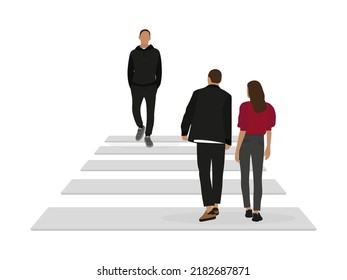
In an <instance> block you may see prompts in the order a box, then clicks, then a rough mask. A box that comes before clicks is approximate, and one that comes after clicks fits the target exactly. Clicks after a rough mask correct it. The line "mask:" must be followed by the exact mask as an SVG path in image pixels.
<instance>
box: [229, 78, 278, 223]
mask: <svg viewBox="0 0 347 280" xmlns="http://www.w3.org/2000/svg"><path fill="white" fill-rule="evenodd" d="M247 88H248V97H249V98H250V101H248V102H244V103H242V104H241V106H240V114H239V123H238V127H239V128H240V134H239V138H238V140H237V146H236V151H235V160H236V161H237V162H239V163H240V168H241V189H242V196H243V203H244V207H245V208H246V215H245V216H246V217H247V218H252V217H253V218H252V220H253V221H254V222H259V221H261V220H262V219H263V218H262V216H261V215H260V212H259V211H260V204H261V197H262V194H263V187H262V174H263V161H264V156H265V159H268V158H269V157H270V153H271V152H270V149H271V135H272V133H271V128H272V127H273V126H275V123H276V113H275V110H274V108H273V107H272V105H271V104H270V103H267V102H265V95H264V91H263V88H262V86H261V84H260V83H259V82H258V81H250V82H249V83H248V84H247ZM265 133H266V138H267V141H266V142H267V143H266V148H265V153H264V135H265ZM251 157H252V167H253V184H254V195H253V199H254V203H253V204H254V205H253V213H252V208H251V203H250V195H249V169H250V158H251Z"/></svg>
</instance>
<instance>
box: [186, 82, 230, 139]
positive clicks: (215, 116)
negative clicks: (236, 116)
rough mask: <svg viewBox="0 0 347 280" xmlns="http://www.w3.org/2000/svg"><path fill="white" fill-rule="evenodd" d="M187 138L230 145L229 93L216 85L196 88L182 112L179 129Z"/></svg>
mask: <svg viewBox="0 0 347 280" xmlns="http://www.w3.org/2000/svg"><path fill="white" fill-rule="evenodd" d="M189 128H190V132H189V138H188V140H189V141H191V142H194V140H196V139H201V140H210V141H216V142H222V143H225V144H228V145H231V95H230V94H229V93H227V92H226V91H224V90H222V89H221V88H220V87H219V86H217V85H209V86H207V87H205V88H202V89H199V90H196V91H195V92H194V93H193V96H192V98H191V99H190V102H189V104H188V106H187V109H186V113H185V114H184V117H183V120H182V124H181V130H182V135H183V136H184V135H188V131H189Z"/></svg>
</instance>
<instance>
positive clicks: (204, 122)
mask: <svg viewBox="0 0 347 280" xmlns="http://www.w3.org/2000/svg"><path fill="white" fill-rule="evenodd" d="M221 80H222V73H221V72H220V71H219V70H217V69H213V70H211V71H210V73H209V74H208V86H207V87H205V88H202V89H199V90H196V91H195V92H194V93H193V96H192V97H191V99H190V102H189V104H188V106H187V109H186V112H185V114H184V117H183V120H182V124H181V130H182V139H183V140H185V141H187V140H189V141H191V142H195V143H197V161H198V167H199V177H200V184H201V192H202V197H203V203H204V206H205V207H206V211H205V212H204V213H203V215H202V216H201V217H200V219H199V221H200V222H203V221H208V220H212V219H215V218H216V216H217V215H219V209H218V204H220V201H221V196H222V185H223V172H224V158H225V150H228V149H229V148H230V146H231V95H230V94H229V93H227V92H226V91H224V90H222V89H221V88H220V87H219V83H220V82H221ZM189 129H190V130H189ZM188 132H189V138H188V136H187V135H188ZM211 162H212V172H213V179H212V184H211V178H210V169H211Z"/></svg>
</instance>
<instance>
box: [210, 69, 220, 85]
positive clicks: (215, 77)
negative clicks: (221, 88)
mask: <svg viewBox="0 0 347 280" xmlns="http://www.w3.org/2000/svg"><path fill="white" fill-rule="evenodd" d="M208 76H209V78H210V79H211V82H212V83H216V84H219V83H220V81H221V80H222V73H221V71H219V70H218V69H213V70H211V71H210V73H208Z"/></svg>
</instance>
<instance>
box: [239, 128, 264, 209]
mask: <svg viewBox="0 0 347 280" xmlns="http://www.w3.org/2000/svg"><path fill="white" fill-rule="evenodd" d="M251 157H252V168H253V184H254V194H253V200H254V202H253V203H254V206H253V210H258V211H260V206H261V198H262V195H263V185H262V175H263V162H264V136H263V135H256V134H252V135H249V134H246V135H245V138H244V139H243V142H242V145H241V147H240V168H241V189H242V196H243V204H244V207H245V208H250V207H251V202H250V195H249V168H250V158H251Z"/></svg>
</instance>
